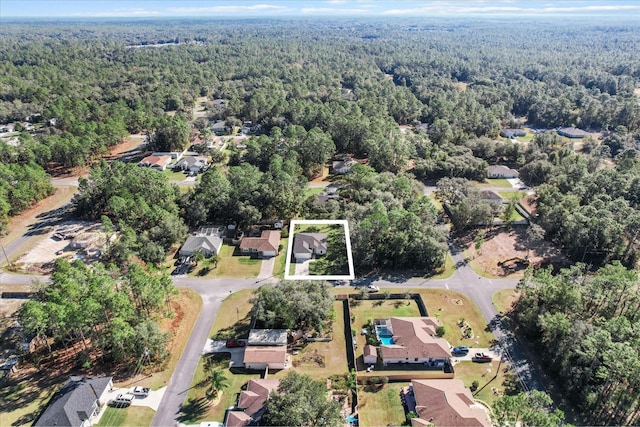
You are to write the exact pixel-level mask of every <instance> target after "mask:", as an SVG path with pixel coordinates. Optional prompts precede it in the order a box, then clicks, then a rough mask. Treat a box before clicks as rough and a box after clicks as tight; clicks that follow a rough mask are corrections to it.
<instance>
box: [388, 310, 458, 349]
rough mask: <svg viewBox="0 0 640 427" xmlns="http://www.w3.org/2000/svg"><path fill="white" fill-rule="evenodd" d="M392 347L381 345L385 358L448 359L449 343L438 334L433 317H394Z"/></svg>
mask: <svg viewBox="0 0 640 427" xmlns="http://www.w3.org/2000/svg"><path fill="white" fill-rule="evenodd" d="M389 321H390V323H391V329H392V331H393V342H394V344H392V345H381V346H380V354H381V356H382V358H383V359H385V358H409V359H413V358H448V357H450V356H451V353H450V352H449V343H448V342H447V340H446V339H444V338H440V337H438V336H437V334H436V329H437V328H438V326H439V325H438V323H437V321H436V319H435V318H433V317H392V318H391V319H389Z"/></svg>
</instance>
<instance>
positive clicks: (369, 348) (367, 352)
mask: <svg viewBox="0 0 640 427" xmlns="http://www.w3.org/2000/svg"><path fill="white" fill-rule="evenodd" d="M363 354H364V356H365V357H367V356H376V357H377V356H378V351H377V350H376V347H375V346H373V345H371V344H367V345H365V346H364V351H363Z"/></svg>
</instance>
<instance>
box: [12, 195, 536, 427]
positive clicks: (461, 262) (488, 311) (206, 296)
mask: <svg viewBox="0 0 640 427" xmlns="http://www.w3.org/2000/svg"><path fill="white" fill-rule="evenodd" d="M66 207H67V205H65V206H64V207H62V208H59V209H56V210H54V211H51V212H48V213H46V214H44V215H42V216H41V217H40V218H38V219H37V222H36V223H35V224H34V225H33V226H32V227H31V229H30V231H29V232H27V233H25V234H24V235H23V236H21V237H20V238H18V239H15V240H14V241H11V242H8V243H6V244H5V245H4V249H5V252H6V255H7V257H8V258H9V259H12V257H13V256H14V255H17V254H19V253H20V249H21V248H22V247H24V246H25V245H26V244H27V243H28V241H29V239H38V238H39V236H40V234H41V232H42V231H43V229H44V228H46V227H48V226H49V225H51V224H53V223H55V222H57V221H59V220H60V218H61V217H62V215H63V214H64V212H65V209H66ZM449 250H450V252H451V255H452V257H453V260H454V262H455V263H456V265H458V266H459V267H458V268H457V270H456V271H455V273H454V274H453V276H451V277H450V278H448V279H442V280H428V279H426V280H425V279H420V278H406V277H401V276H397V277H393V276H385V277H384V278H372V277H367V278H360V279H356V280H355V281H353V283H352V284H353V285H354V286H366V285H368V284H370V283H373V284H375V285H377V286H379V287H381V288H420V287H425V288H440V289H451V290H455V291H458V292H460V293H463V294H465V295H467V296H468V297H470V298H471V299H472V300H473V301H474V302H475V303H476V304H477V305H478V307H479V309H480V311H481V312H482V314H483V315H484V317H485V319H486V320H487V323H488V324H490V325H491V327H492V329H493V332H494V335H495V336H496V339H497V340H498V342H499V343H500V347H501V350H502V351H503V352H505V354H506V356H507V357H508V358H509V360H511V362H512V366H513V367H514V369H515V371H516V373H517V375H518V377H519V379H520V380H521V383H522V384H523V388H525V389H544V387H542V384H541V381H540V378H539V376H538V375H537V374H536V373H535V372H533V369H532V368H531V366H530V365H529V363H528V361H527V359H526V358H525V357H524V354H523V353H522V351H521V350H520V346H519V344H518V342H517V341H516V340H515V339H514V337H513V335H512V334H511V332H510V331H508V330H506V329H505V328H504V327H503V325H502V323H501V322H500V320H499V317H498V312H497V310H496V309H495V307H494V306H493V302H492V296H493V293H494V292H495V291H497V290H499V289H505V288H513V287H515V286H516V284H517V283H518V280H517V279H491V280H490V279H486V278H483V277H479V276H478V275H477V274H476V273H475V272H474V271H473V270H472V269H471V267H470V266H469V265H468V264H467V262H466V261H465V259H464V255H463V253H462V252H460V251H459V250H458V249H457V248H456V247H455V246H454V245H453V244H450V247H449ZM3 255H4V254H3ZM2 261H4V257H2ZM264 276H266V274H261V276H260V277H261V278H260V279H216V280H210V279H200V278H189V277H186V276H179V277H173V281H174V283H175V285H176V286H180V287H187V288H191V289H194V290H195V291H197V292H198V293H199V294H200V296H201V297H202V299H203V309H202V311H201V313H200V315H199V317H198V320H197V322H196V324H195V326H194V329H193V332H192V334H191V337H190V339H189V341H188V343H187V345H186V348H185V350H184V353H183V354H182V356H181V358H180V360H179V362H178V364H177V366H176V370H175V372H174V373H173V375H172V377H171V380H170V382H169V384H168V387H167V390H166V392H165V393H164V396H163V398H162V402H161V404H160V406H159V409H158V412H157V413H156V416H155V418H154V420H153V425H154V426H169V425H174V424H175V419H176V418H177V417H178V415H179V411H180V406H181V405H182V403H183V402H184V401H185V399H186V395H187V391H188V389H189V387H190V386H191V380H192V378H193V375H194V373H195V370H196V367H197V364H198V361H199V358H200V356H201V353H202V349H203V348H204V346H205V344H206V341H207V338H208V333H209V330H210V329H211V327H212V325H213V322H214V320H215V317H216V315H217V311H218V309H219V307H220V303H221V302H222V300H224V298H225V297H226V296H227V295H229V294H230V293H232V292H236V291H239V290H242V289H247V288H255V287H258V286H260V285H262V284H265V283H269V282H273V281H275V279H274V278H273V277H266V278H263V277H264ZM34 279H37V280H41V281H45V280H48V276H31V275H25V274H13V273H8V272H3V273H2V274H0V284H2V285H3V289H4V290H10V285H23V286H24V285H29V284H31V283H32V281H33V280H34ZM505 350H506V351H505Z"/></svg>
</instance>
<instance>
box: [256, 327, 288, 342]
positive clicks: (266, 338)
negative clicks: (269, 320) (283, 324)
mask: <svg viewBox="0 0 640 427" xmlns="http://www.w3.org/2000/svg"><path fill="white" fill-rule="evenodd" d="M247 344H248V345H250V346H254V345H266V346H275V345H287V330H286V329H251V330H250V331H249V339H247Z"/></svg>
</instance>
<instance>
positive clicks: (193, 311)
mask: <svg viewBox="0 0 640 427" xmlns="http://www.w3.org/2000/svg"><path fill="white" fill-rule="evenodd" d="M179 291H180V294H179V296H178V297H177V299H176V303H177V304H176V306H179V309H178V308H174V311H175V313H176V314H175V316H174V317H173V318H171V319H165V320H164V321H163V322H162V329H163V330H165V331H166V330H169V331H171V333H172V341H171V343H170V344H169V352H170V353H171V355H170V356H169V360H168V361H167V363H166V365H164V366H163V368H164V369H163V370H162V371H159V372H154V373H151V374H150V376H149V374H147V376H146V377H144V385H145V386H146V387H151V389H152V390H157V389H159V388H161V387H164V386H166V385H168V384H169V380H170V379H171V375H173V371H174V370H175V368H176V365H177V364H178V360H179V359H180V356H182V352H183V351H184V347H185V346H186V345H187V341H188V340H189V336H191V330H192V329H193V325H195V323H196V320H198V316H199V315H200V310H201V309H202V298H200V295H198V293H197V292H196V291H194V290H192V289H187V288H180V289H179ZM138 381H139V378H131V379H129V380H127V381H125V382H122V383H121V382H118V383H117V384H116V386H117V387H127V386H129V385H133V383H136V385H140V384H139V383H138Z"/></svg>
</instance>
